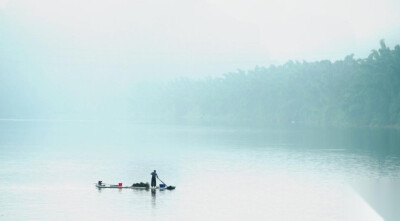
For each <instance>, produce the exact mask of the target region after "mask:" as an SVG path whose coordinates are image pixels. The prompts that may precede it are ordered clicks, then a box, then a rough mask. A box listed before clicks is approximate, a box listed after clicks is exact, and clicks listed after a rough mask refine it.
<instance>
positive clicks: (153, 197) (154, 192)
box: [151, 189, 156, 208]
mask: <svg viewBox="0 0 400 221" xmlns="http://www.w3.org/2000/svg"><path fill="white" fill-rule="evenodd" d="M151 206H152V207H153V208H155V207H156V190H155V189H152V190H151Z"/></svg>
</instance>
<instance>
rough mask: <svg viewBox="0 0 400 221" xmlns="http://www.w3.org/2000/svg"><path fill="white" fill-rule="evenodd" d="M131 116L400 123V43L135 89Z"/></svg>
mask: <svg viewBox="0 0 400 221" xmlns="http://www.w3.org/2000/svg"><path fill="white" fill-rule="evenodd" d="M134 91H135V92H134V94H133V96H132V97H131V101H132V108H133V110H134V112H133V117H135V116H137V117H148V118H152V119H157V120H163V119H164V120H165V119H174V120H185V121H194V122H209V123H212V122H219V123H235V124H236V123H243V124H257V125H286V124H287V125H291V124H301V125H320V126H327V125H345V126H384V127H395V126H399V125H400V46H399V45H396V46H395V48H394V49H390V48H388V47H387V46H386V45H385V42H384V41H383V40H381V42H380V49H378V50H372V51H371V54H370V55H369V56H368V57H367V58H364V59H354V56H353V54H352V55H348V56H346V57H345V58H344V59H343V60H339V61H335V62H331V61H329V60H322V61H317V62H306V61H303V62H297V61H296V62H294V61H289V62H287V63H286V64H284V65H280V66H274V65H271V66H270V67H268V68H265V67H256V68H255V69H254V70H250V71H247V72H245V71H241V70H239V71H237V72H234V73H228V74H225V75H223V76H222V77H218V78H206V79H201V80H190V79H179V80H176V81H173V82H169V83H163V84H158V85H157V86H155V85H154V84H149V85H142V86H141V87H136V88H135V90H134Z"/></svg>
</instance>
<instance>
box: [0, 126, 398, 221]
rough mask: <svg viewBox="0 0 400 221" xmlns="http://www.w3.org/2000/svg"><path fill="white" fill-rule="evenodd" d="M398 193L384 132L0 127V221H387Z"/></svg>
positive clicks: (392, 138) (390, 136)
mask: <svg viewBox="0 0 400 221" xmlns="http://www.w3.org/2000/svg"><path fill="white" fill-rule="evenodd" d="M154 169H156V170H157V172H158V174H159V177H160V178H161V180H163V181H164V182H166V183H167V184H168V185H174V186H176V187H177V188H176V189H175V190H172V191H167V190H166V191H156V192H155V193H154V192H152V191H146V190H133V189H101V190H99V189H97V188H96V187H95V186H94V183H95V182H97V181H98V180H102V181H103V182H105V183H113V184H116V183H118V182H122V183H123V184H124V185H131V184H132V183H134V182H143V181H144V182H150V178H151V177H150V173H151V172H152V170H154ZM399 186H400V132H399V131H397V130H391V129H323V130H321V129H304V128H296V127H291V128H285V129H281V128H274V129H261V128H251V129H249V128H241V127H221V126H187V125H186V126H185V125H183V126H182V125H181V126H176V125H145V124H133V123H132V124H131V123H126V122H85V121H75V122H68V121H1V122H0V220H382V219H385V220H396V219H399V218H400V216H399V215H398V214H397V213H396V204H397V205H399V202H400V200H399V198H400V191H399V188H398V187H399Z"/></svg>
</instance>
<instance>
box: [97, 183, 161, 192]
mask: <svg viewBox="0 0 400 221" xmlns="http://www.w3.org/2000/svg"><path fill="white" fill-rule="evenodd" d="M96 187H97V188H118V189H122V188H123V189H142V190H146V189H154V188H149V187H142V186H120V185H110V184H101V185H99V184H97V183H96ZM156 188H157V189H158V188H159V187H156Z"/></svg>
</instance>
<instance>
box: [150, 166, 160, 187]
mask: <svg viewBox="0 0 400 221" xmlns="http://www.w3.org/2000/svg"><path fill="white" fill-rule="evenodd" d="M150 175H151V188H155V187H156V186H157V182H156V178H158V175H157V173H156V170H154V171H153V172H152V173H151V174H150Z"/></svg>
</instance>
